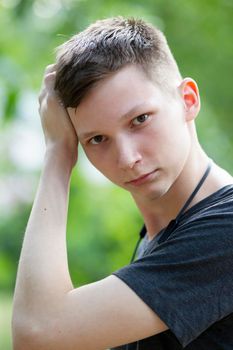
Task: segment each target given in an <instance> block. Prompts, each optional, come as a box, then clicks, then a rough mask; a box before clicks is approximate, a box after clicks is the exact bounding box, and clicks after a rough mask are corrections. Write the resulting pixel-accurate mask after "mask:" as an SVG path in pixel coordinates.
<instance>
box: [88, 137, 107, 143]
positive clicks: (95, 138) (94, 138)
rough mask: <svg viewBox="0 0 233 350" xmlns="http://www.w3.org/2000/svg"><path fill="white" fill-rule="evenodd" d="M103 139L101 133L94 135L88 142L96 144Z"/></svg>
mask: <svg viewBox="0 0 233 350" xmlns="http://www.w3.org/2000/svg"><path fill="white" fill-rule="evenodd" d="M104 140H105V137H104V136H103V135H96V136H94V137H92V138H91V139H90V141H89V143H91V144H92V145H98V144H100V143H101V142H103V141H104Z"/></svg>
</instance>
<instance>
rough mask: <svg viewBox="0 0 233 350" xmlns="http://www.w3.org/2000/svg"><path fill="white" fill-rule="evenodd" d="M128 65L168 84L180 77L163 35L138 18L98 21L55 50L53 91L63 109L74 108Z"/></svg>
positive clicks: (157, 80)
mask: <svg viewBox="0 0 233 350" xmlns="http://www.w3.org/2000/svg"><path fill="white" fill-rule="evenodd" d="M129 64H136V65H140V66H141V67H142V69H143V70H144V72H145V73H146V74H147V76H148V77H149V78H150V79H152V75H153V79H155V80H156V82H158V83H161V82H163V83H165V85H169V83H170V80H171V79H173V80H174V78H175V79H177V78H181V76H180V73H179V69H178V67H177V64H176V62H175V59H174V57H173V55H172V54H171V51H170V49H169V47H168V45H167V41H166V38H165V36H164V35H163V33H162V32H161V31H160V30H159V29H157V28H156V27H154V26H153V25H151V24H148V23H146V22H145V21H143V20H141V19H134V18H123V17H114V18H108V19H104V20H99V21H97V22H95V23H93V24H92V25H90V26H89V27H87V28H86V29H85V30H84V31H82V32H80V33H79V34H77V35H74V36H73V37H72V38H71V39H70V40H68V41H67V42H65V43H64V44H63V45H61V46H60V47H59V48H58V49H57V75H56V82H55V89H56V91H57V92H58V94H59V96H60V98H61V100H62V102H63V104H64V106H65V107H74V108H75V107H77V106H78V104H79V103H80V101H81V100H82V98H83V97H84V96H85V94H87V92H88V91H89V90H90V89H91V88H93V87H94V86H95V85H96V84H97V83H98V82H99V81H100V80H101V79H104V78H105V77H107V76H109V74H111V73H113V72H116V71H118V70H119V69H121V68H123V67H125V66H126V65H129Z"/></svg>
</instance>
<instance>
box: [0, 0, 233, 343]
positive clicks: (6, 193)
mask: <svg viewBox="0 0 233 350" xmlns="http://www.w3.org/2000/svg"><path fill="white" fill-rule="evenodd" d="M115 15H125V16H136V17H142V18H144V19H146V20H148V21H150V22H152V23H154V24H155V25H157V26H158V27H159V28H160V29H162V30H163V31H164V32H165V34H166V36H167V38H168V42H169V44H170V47H171V49H172V51H173V53H174V55H175V57H176V59H177V61H178V64H179V66H180V68H181V72H182V74H183V75H184V76H191V77H193V78H194V79H195V80H196V81H197V82H198V84H199V88H200V92H201V97H202V111H201V113H200V116H199V118H198V120H197V126H198V131H199V136H200V140H201V142H202V144H203V146H204V148H205V150H206V151H207V152H208V153H209V155H210V157H212V158H213V159H214V160H215V161H217V162H218V163H220V164H221V165H222V166H224V167H225V168H226V169H227V170H229V171H231V172H232V171H233V161H232V154H233V139H232V101H233V98H232V97H233V92H232V91H233V90H232V72H233V40H232V37H233V1H232V0H196V1H187V0H144V1H136V0H134V1H131V0H118V1H116V0H92V1H91V0H0V33H1V36H0V132H1V135H0V208H1V210H0V349H3V350H8V349H11V348H12V346H11V336H10V317H11V303H12V293H13V289H14V283H15V276H16V268H17V263H18V259H19V253H20V247H21V244H22V239H23V234H24V231H25V226H26V223H27V219H28V216H29V212H30V208H31V204H32V200H33V197H34V194H35V190H36V185H37V182H38V177H39V173H40V168H41V164H42V160H43V153H44V142H43V135H42V132H41V129H40V121H39V116H38V112H37V109H38V105H37V94H38V91H39V88H40V82H41V77H42V74H43V71H44V68H45V66H46V65H47V64H49V63H52V62H53V60H54V48H55V47H56V46H57V45H59V44H61V43H62V42H63V41H65V40H66V39H68V38H69V37H70V36H71V35H72V34H74V33H76V32H77V31H80V30H82V29H84V28H85V27H86V26H87V25H88V24H90V23H91V22H93V21H94V20H96V19H99V18H104V17H109V16H115ZM80 158H81V159H80V162H79V163H80V164H79V166H78V167H76V168H75V170H74V172H73V176H72V182H71V194H70V206H69V218H68V252H69V264H70V271H71V275H72V278H73V281H74V284H75V285H76V286H78V285H80V284H82V283H87V282H92V281H94V280H96V279H100V278H103V277H105V276H106V275H108V274H110V273H111V272H112V271H113V270H115V269H117V268H119V267H121V266H122V265H124V264H126V263H128V262H129V260H130V256H131V254H132V251H133V247H134V244H135V242H136V240H137V233H138V230H139V229H140V226H141V224H142V221H141V218H140V217H139V215H138V213H137V210H136V208H135V206H134V204H133V201H132V200H131V198H130V196H129V195H128V194H127V193H125V192H124V191H122V190H120V189H118V188H116V187H114V186H113V185H111V184H110V183H109V182H107V180H105V179H104V178H103V177H102V176H100V174H98V173H97V172H96V171H94V170H93V168H92V167H91V166H90V165H89V164H88V162H87V160H86V159H85V157H84V155H83V154H81V156H80Z"/></svg>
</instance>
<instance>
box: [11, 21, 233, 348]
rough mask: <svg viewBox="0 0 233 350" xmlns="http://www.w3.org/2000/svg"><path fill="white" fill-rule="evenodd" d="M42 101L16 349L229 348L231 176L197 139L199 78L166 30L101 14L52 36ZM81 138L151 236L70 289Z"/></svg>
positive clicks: (17, 301)
mask: <svg viewBox="0 0 233 350" xmlns="http://www.w3.org/2000/svg"><path fill="white" fill-rule="evenodd" d="M39 101H40V115H41V121H42V126H43V130H44V135H45V141H46V153H45V159H44V166H43V170H42V174H41V179H40V184H39V187H38V192H37V195H36V198H35V201H34V205H33V209H32V212H31V216H30V219H29V222H28V226H27V229H26V234H25V238H24V243H23V247H22V252H21V258H20V263H19V269H18V276H17V283H16V289H15V297H14V312H13V338H14V349H15V350H21V349H23V350H27V349H30V350H37V349H40V350H43V349H46V350H47V349H50V350H53V349H56V350H63V349H64V350H75V349H77V350H78V349H79V350H92V349H95V350H98V349H108V348H117V349H141V350H142V349H156V350H159V349H162V350H165V349H166V350H176V349H184V348H185V349H192V350H193V349H195V350H200V349H208V350H210V349H211V350H217V349H230V348H231V347H232V348H233V292H232V291H233V273H232V261H233V249H232V246H233V234H232V232H233V180H232V177H231V176H230V175H229V174H228V173H227V172H225V171H224V170H223V169H221V168H220V167H218V166H217V165H216V164H214V163H213V162H211V161H210V160H209V158H208V156H207V155H206V154H205V152H204V151H203V150H202V148H201V146H200V144H199V142H198V138H197V135H196V130H195V118H196V117H197V115H198V112H199V109H200V100H199V93H198V87H197V84H196V83H195V82H194V81H193V80H192V79H191V78H185V79H183V78H182V77H181V74H180V72H179V70H178V67H177V65H176V62H175V60H174V58H173V56H172V54H171V52H170V50H169V48H168V46H167V43H166V39H165V38H164V36H163V34H162V33H161V32H160V31H159V30H157V29H156V28H154V27H153V26H151V25H149V24H147V23H145V22H143V21H140V20H134V19H124V18H112V19H106V20H102V21H98V22H97V23H95V24H93V25H91V26H90V27H89V28H87V29H86V30H85V31H83V32H82V33H80V34H78V35H76V36H74V37H73V38H71V39H70V40H69V41H68V42H67V43H65V44H64V45H63V46H62V47H61V48H60V49H59V51H58V57H57V62H56V65H51V66H49V67H47V69H46V71H45V77H44V82H43V87H42V90H41V94H40V98H39ZM78 142H80V143H81V145H82V147H83V149H84V151H85V153H86V155H87V157H88V158H89V160H90V161H91V162H92V164H93V165H94V166H95V167H96V168H97V169H99V170H100V171H101V172H102V173H103V174H104V175H105V176H106V177H107V178H108V179H110V180H111V181H112V182H113V183H115V184H117V185H118V186H120V187H122V188H125V189H126V190H127V191H129V192H130V194H131V195H132V196H133V198H134V200H135V202H136V204H137V206H138V209H139V211H140V213H141V215H142V216H143V219H144V222H145V227H144V230H143V232H144V233H146V235H145V237H144V238H143V242H142V244H141V245H140V249H139V251H138V254H137V258H136V259H135V260H134V262H132V263H131V264H130V265H128V266H125V267H123V268H122V269H120V270H119V271H116V272H114V273H113V274H112V275H111V276H109V277H107V278H104V279H103V280H100V281H97V282H95V283H92V284H88V285H84V286H82V287H79V288H74V287H73V285H72V282H71V279H70V274H69V270H68V265H67V251H66V219H67V204H68V191H69V181H70V175H71V172H72V169H73V167H74V165H75V164H76V162H77V158H78V154H77V145H78ZM142 236H143V235H142ZM124 344H128V345H124Z"/></svg>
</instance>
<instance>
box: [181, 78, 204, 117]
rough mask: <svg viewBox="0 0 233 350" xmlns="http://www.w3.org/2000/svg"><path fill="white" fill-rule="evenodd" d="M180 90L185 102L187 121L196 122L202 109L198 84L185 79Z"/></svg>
mask: <svg viewBox="0 0 233 350" xmlns="http://www.w3.org/2000/svg"><path fill="white" fill-rule="evenodd" d="M179 90H180V94H181V97H182V100H183V102H184V108H185V113H186V121H191V120H194V119H195V118H196V117H197V115H198V113H199V111H200V107H201V102H200V95H199V91H198V86H197V83H196V82H195V81H194V80H193V79H191V78H185V79H184V80H182V82H181V84H180V86H179Z"/></svg>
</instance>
